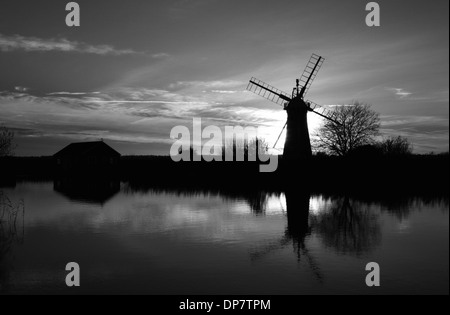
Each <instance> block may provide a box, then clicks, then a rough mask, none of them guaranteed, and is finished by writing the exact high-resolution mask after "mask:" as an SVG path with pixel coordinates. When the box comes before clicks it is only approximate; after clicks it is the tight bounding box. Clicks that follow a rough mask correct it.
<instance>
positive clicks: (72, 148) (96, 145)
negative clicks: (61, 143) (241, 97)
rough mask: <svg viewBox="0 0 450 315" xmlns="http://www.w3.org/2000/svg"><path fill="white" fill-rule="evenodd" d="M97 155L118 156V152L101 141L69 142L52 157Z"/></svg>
mask: <svg viewBox="0 0 450 315" xmlns="http://www.w3.org/2000/svg"><path fill="white" fill-rule="evenodd" d="M89 154H94V155H99V154H106V155H111V156H117V157H119V156H120V153H119V152H117V151H116V150H114V149H113V148H111V147H110V146H109V145H107V144H106V143H105V142H103V141H93V142H78V143H71V144H69V145H68V146H66V147H65V148H64V149H62V150H61V151H59V152H57V153H56V154H55V155H53V156H54V157H75V156H83V155H89Z"/></svg>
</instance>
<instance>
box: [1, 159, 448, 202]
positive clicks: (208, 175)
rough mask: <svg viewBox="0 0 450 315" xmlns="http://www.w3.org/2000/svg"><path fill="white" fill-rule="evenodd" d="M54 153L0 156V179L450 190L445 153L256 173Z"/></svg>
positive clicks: (252, 166) (247, 168) (249, 165)
mask: <svg viewBox="0 0 450 315" xmlns="http://www.w3.org/2000/svg"><path fill="white" fill-rule="evenodd" d="M55 164H56V163H55V161H54V160H53V158H52V157H8V158H1V159H0V169H1V176H0V182H3V183H5V182H7V181H8V180H9V181H11V180H16V179H25V180H26V179H35V180H39V179H53V178H55V177H63V176H81V177H83V176H85V177H89V176H94V175H97V176H100V177H113V178H116V179H119V180H122V181H135V182H143V183H149V184H153V185H160V186H162V187H180V188H181V187H185V188H193V189H197V188H204V187H206V188H216V189H219V190H220V189H226V188H229V187H232V188H233V189H238V190H242V189H244V190H245V189H262V190H267V191H279V190H286V189H290V188H296V189H297V188H301V189H307V190H308V191H309V192H319V193H324V192H330V193H334V192H343V193H345V192H350V191H353V192H361V193H364V192H367V191H369V190H370V191H371V192H372V193H384V192H394V193H398V194H400V193H407V194H410V193H423V192H428V193H430V192H431V193H437V194H445V195H448V191H449V155H448V153H445V154H429V155H413V154H409V155H398V156H390V155H375V156H361V155H359V154H355V155H349V156H346V157H339V156H327V155H323V154H322V155H315V156H313V157H312V158H311V159H308V160H304V161H298V162H296V163H291V162H288V161H284V160H283V158H282V157H281V156H280V158H279V165H278V169H277V170H276V171H275V172H273V173H260V172H259V166H260V163H259V162H214V161H213V162H205V161H199V162H183V161H181V162H174V161H172V159H171V158H170V157H169V156H159V157H158V156H123V157H121V159H120V163H119V166H118V167H117V168H115V169H114V170H109V171H108V173H106V174H105V173H98V174H95V173H92V172H86V173H83V172H82V171H81V172H80V171H77V173H76V174H71V173H59V172H58V171H57V169H56V167H55Z"/></svg>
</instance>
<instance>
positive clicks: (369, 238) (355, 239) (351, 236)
mask: <svg viewBox="0 0 450 315" xmlns="http://www.w3.org/2000/svg"><path fill="white" fill-rule="evenodd" d="M378 217H379V213H375V212H374V211H373V209H371V208H370V207H369V206H367V205H366V204H363V203H361V202H358V201H354V200H351V199H350V198H349V197H348V196H344V197H340V198H334V199H333V200H332V202H331V205H330V206H329V208H328V209H324V210H323V211H321V212H319V213H317V214H316V215H313V216H311V225H312V226H313V229H314V231H315V232H316V233H317V234H318V235H320V236H321V240H322V242H323V245H324V246H327V247H331V248H333V249H334V250H336V251H337V252H339V253H341V254H356V255H362V254H365V253H367V252H370V251H372V250H373V249H374V248H375V247H376V246H378V245H379V244H380V242H381V228H380V224H379V221H378V220H379V218H378Z"/></svg>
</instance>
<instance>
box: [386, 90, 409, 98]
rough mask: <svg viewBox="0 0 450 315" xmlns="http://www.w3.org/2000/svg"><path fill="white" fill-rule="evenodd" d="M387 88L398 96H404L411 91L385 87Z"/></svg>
mask: <svg viewBox="0 0 450 315" xmlns="http://www.w3.org/2000/svg"><path fill="white" fill-rule="evenodd" d="M387 90H389V91H392V92H394V94H395V95H396V96H398V97H399V98H406V97H408V96H410V95H411V94H412V93H411V92H408V91H406V90H404V89H401V88H387Z"/></svg>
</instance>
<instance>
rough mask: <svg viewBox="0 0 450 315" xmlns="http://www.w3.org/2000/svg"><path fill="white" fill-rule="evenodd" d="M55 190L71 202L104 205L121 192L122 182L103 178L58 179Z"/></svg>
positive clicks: (55, 181) (55, 182) (54, 182)
mask: <svg viewBox="0 0 450 315" xmlns="http://www.w3.org/2000/svg"><path fill="white" fill-rule="evenodd" d="M53 189H54V190H55V191H57V192H58V193H60V194H62V195H64V196H65V197H67V198H68V199H69V200H73V201H81V202H86V203H94V204H95V203H96V204H100V205H103V204H105V202H107V201H108V200H109V199H111V198H112V197H113V196H114V195H116V194H117V193H118V192H119V190H120V182H119V181H118V180H114V179H103V178H73V177H69V178H58V179H55V180H54V181H53Z"/></svg>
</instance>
